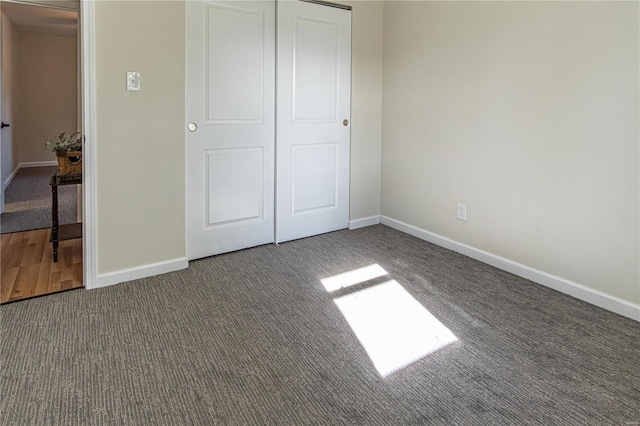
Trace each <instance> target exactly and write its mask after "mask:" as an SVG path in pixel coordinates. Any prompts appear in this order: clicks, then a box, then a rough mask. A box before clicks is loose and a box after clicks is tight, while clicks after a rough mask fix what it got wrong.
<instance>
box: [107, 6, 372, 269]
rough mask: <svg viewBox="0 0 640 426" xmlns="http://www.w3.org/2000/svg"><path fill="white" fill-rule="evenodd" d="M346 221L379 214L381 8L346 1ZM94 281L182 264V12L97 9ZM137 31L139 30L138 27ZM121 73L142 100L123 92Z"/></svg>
mask: <svg viewBox="0 0 640 426" xmlns="http://www.w3.org/2000/svg"><path fill="white" fill-rule="evenodd" d="M353 5H354V12H353V41H352V43H353V49H352V52H353V88H352V90H353V100H352V102H353V105H352V123H353V125H352V129H351V132H352V159H351V161H352V166H351V175H352V180H351V218H356V219H357V218H361V217H367V216H372V215H378V214H379V212H380V193H379V187H380V146H381V109H382V106H381V100H382V12H383V6H382V3H381V2H358V1H354V2H353ZM95 7H96V8H95V15H96V69H97V75H96V79H97V95H96V97H97V126H96V127H97V134H98V142H97V156H98V165H97V173H98V273H99V274H106V273H109V272H116V271H120V270H123V269H127V268H133V267H137V266H142V265H147V264H151V263H156V262H164V261H170V260H174V259H177V258H182V257H183V256H184V255H185V235H184V228H185V222H184V221H185V217H184V210H185V202H184V196H185V192H184V191H185V189H184V185H185V182H184V174H185V163H184V162H185V159H184V78H185V76H184V54H185V52H184V30H185V28H184V4H183V3H182V2H178V1H167V2H164V1H159V2H153V1H142V2H136V1H101V2H96V6H95ZM140 23H144V24H143V25H140ZM126 71H139V72H141V74H142V76H141V82H142V90H141V91H140V92H126V91H125V73H126Z"/></svg>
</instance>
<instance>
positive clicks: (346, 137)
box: [276, 1, 351, 242]
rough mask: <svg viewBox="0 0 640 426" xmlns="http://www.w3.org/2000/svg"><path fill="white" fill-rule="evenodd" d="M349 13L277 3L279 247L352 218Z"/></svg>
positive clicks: (288, 2)
mask: <svg viewBox="0 0 640 426" xmlns="http://www.w3.org/2000/svg"><path fill="white" fill-rule="evenodd" d="M350 93H351V11H348V10H344V9H337V8H332V7H328V6H321V5H318V4H312V3H306V2H301V1H280V2H279V3H278V93H277V111H278V126H277V128H278V135H277V154H276V156H277V161H276V162H277V173H276V187H277V197H276V241H277V242H282V241H288V240H293V239H297V238H303V237H308V236H311V235H317V234H321V233H324V232H329V231H334V230H338V229H344V228H346V227H347V222H348V217H349V144H350V134H349V127H348V121H349V119H350V104H351V96H350Z"/></svg>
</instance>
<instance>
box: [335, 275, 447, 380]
mask: <svg viewBox="0 0 640 426" xmlns="http://www.w3.org/2000/svg"><path fill="white" fill-rule="evenodd" d="M384 275H387V272H386V271H385V270H384V269H383V268H382V267H381V266H380V265H377V264H375V265H371V266H369V267H366V268H360V269H357V270H354V271H350V272H347V273H344V274H340V275H336V276H334V277H330V278H327V279H324V280H322V284H323V285H324V286H325V288H326V289H327V291H329V292H332V291H335V290H338V289H341V288H345V287H348V286H350V285H355V284H357V283H363V282H366V281H368V280H371V279H373V278H378V277H380V276H384ZM367 277H369V278H367ZM334 303H335V304H336V306H337V307H338V309H340V312H341V313H342V315H343V316H344V318H345V319H346V320H347V322H348V323H349V326H350V327H351V329H352V330H353V332H354V333H355V335H356V337H357V338H358V340H359V341H360V343H361V344H362V346H363V347H364V349H365V350H366V352H367V354H368V355H369V358H370V359H371V362H372V363H373V365H374V367H375V368H376V370H377V371H378V373H379V374H380V376H382V377H387V376H389V375H390V374H392V373H394V372H396V371H398V370H401V369H402V368H404V367H406V366H408V365H410V364H412V363H414V362H416V361H418V360H420V359H422V358H424V357H425V356H427V355H429V354H431V353H433V352H435V351H437V350H438V349H441V348H443V347H445V346H447V345H449V344H451V343H454V342H456V341H457V340H458V339H457V337H456V336H455V335H454V334H453V333H452V332H451V331H450V330H449V329H448V328H447V327H446V326H445V325H444V324H442V323H441V322H440V321H438V319H437V318H436V317H435V316H433V315H432V314H431V313H430V312H429V311H428V310H427V309H426V308H425V307H424V306H422V305H421V304H420V302H418V301H417V300H416V299H415V298H414V297H413V296H411V294H409V292H408V291H407V290H405V289H404V287H402V285H400V283H398V282H397V281H396V280H390V281H387V282H384V283H382V284H378V285H374V286H371V287H368V288H365V289H362V290H358V291H354V292H352V293H349V294H347V295H345V296H340V297H336V298H335V299H334Z"/></svg>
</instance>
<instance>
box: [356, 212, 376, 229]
mask: <svg viewBox="0 0 640 426" xmlns="http://www.w3.org/2000/svg"><path fill="white" fill-rule="evenodd" d="M379 223H380V215H377V216H369V217H362V218H360V219H354V220H350V221H349V229H350V230H352V231H353V230H354V229H360V228H366V227H367V226H373V225H377V224H379Z"/></svg>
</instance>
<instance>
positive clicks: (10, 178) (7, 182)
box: [3, 160, 58, 189]
mask: <svg viewBox="0 0 640 426" xmlns="http://www.w3.org/2000/svg"><path fill="white" fill-rule="evenodd" d="M57 165H58V162H57V161H55V160H53V161H29V162H26V163H20V164H18V167H16V168H15V170H14V171H13V172H11V174H10V175H9V176H7V179H6V180H5V181H4V183H3V189H7V187H8V186H9V185H10V184H11V182H13V178H14V177H16V175H17V174H18V172H19V171H20V169H28V168H31V167H51V166H57Z"/></svg>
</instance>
